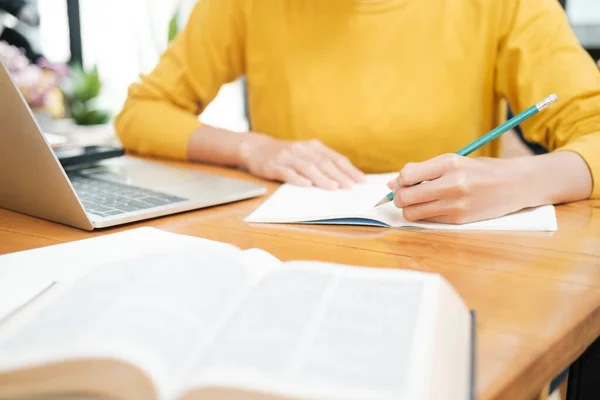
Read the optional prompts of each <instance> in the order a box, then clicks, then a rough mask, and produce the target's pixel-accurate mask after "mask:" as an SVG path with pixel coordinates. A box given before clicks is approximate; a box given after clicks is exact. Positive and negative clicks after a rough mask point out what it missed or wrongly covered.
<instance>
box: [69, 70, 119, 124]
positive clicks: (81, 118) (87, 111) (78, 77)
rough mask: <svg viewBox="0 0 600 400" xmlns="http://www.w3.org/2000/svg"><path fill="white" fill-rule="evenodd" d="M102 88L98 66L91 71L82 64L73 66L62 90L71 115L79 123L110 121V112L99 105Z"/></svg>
mask: <svg viewBox="0 0 600 400" xmlns="http://www.w3.org/2000/svg"><path fill="white" fill-rule="evenodd" d="M101 89H102V82H101V81H100V77H99V74H98V68H97V67H96V66H94V67H93V68H92V69H91V70H90V71H85V70H84V69H83V68H82V67H81V65H75V66H73V68H72V70H71V78H70V79H69V80H67V81H65V84H64V85H63V86H62V90H63V92H64V93H65V95H66V99H65V100H66V104H67V109H68V110H69V116H70V117H71V118H72V119H73V121H74V122H75V123H76V124H77V125H101V124H105V123H107V122H108V121H109V119H110V115H109V113H108V112H107V111H105V110H101V109H99V108H98V107H97V101H98V97H99V96H100V92H101Z"/></svg>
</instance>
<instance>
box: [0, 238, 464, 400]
mask: <svg viewBox="0 0 600 400" xmlns="http://www.w3.org/2000/svg"><path fill="white" fill-rule="evenodd" d="M128 247H129V248H130V249H131V250H130V251H127V250H124V249H126V248H128ZM142 248H145V249H148V250H147V251H144V252H143V253H140V249H142ZM112 250H114V252H113V251H112ZM103 254H105V256H103ZM115 254H117V255H115ZM95 255H98V257H94V256H95ZM8 257H9V258H8ZM34 260H35V261H37V262H38V263H39V264H40V265H44V264H47V265H53V263H56V262H57V260H60V262H61V270H62V271H63V272H64V270H65V268H71V269H72V271H75V269H76V268H77V265H81V266H83V265H85V268H83V269H82V273H79V274H74V275H72V276H70V277H69V278H68V279H67V278H65V279H64V280H62V281H60V282H59V283H58V284H56V285H55V287H53V288H52V289H51V290H49V291H47V292H46V293H45V294H44V295H43V296H39V297H38V298H37V300H35V301H33V302H29V304H28V305H27V306H26V307H21V308H20V310H19V311H18V312H16V313H13V314H12V316H10V317H9V318H8V319H6V318H5V319H4V321H3V322H2V323H1V324H0V398H11V399H13V398H25V397H27V398H29V397H45V398H51V397H52V396H85V397H100V398H111V399H121V400H137V399H140V400H142V399H144V400H148V399H184V400H187V399H207V400H208V399H232V400H235V399H259V398H260V399H271V400H273V399H345V400H348V399H370V400H377V399H411V400H418V399H436V400H466V399H469V398H471V396H472V387H473V382H472V376H473V374H472V371H473V370H472V368H473V359H472V354H473V353H472V351H473V348H474V345H473V341H472V338H473V333H472V332H473V331H472V329H473V325H472V319H471V314H470V312H469V310H468V309H467V308H466V307H465V305H464V303H463V302H462V301H461V299H460V298H459V296H458V295H457V293H456V292H455V291H454V290H453V289H452V288H451V286H450V285H449V284H448V283H447V282H446V281H445V280H444V279H443V278H442V277H440V276H439V275H436V274H428V273H421V272H413V271H408V270H398V269H375V268H365V267H357V266H342V265H333V264H326V263H320V262H287V263H282V262H280V261H279V260H277V259H276V258H274V257H273V256H271V255H270V254H268V253H266V252H264V251H261V250H257V249H251V250H246V251H242V250H240V249H238V248H236V247H233V246H230V245H227V244H223V243H217V242H211V241H208V240H203V239H198V238H192V237H188V236H182V235H176V234H171V233H166V232H162V231H159V230H155V229H153V228H140V229H134V230H130V231H127V232H123V233H116V234H112V235H107V236H103V237H98V238H91V239H86V240H83V241H80V242H73V243H68V244H61V245H57V246H53V247H49V248H43V249H37V250H32V251H27V252H23V253H20V254H14V255H9V256H2V257H0V264H2V262H3V261H7V264H10V267H11V268H13V272H14V273H18V271H19V268H20V267H26V264H27V263H30V262H31V261H34ZM20 263H23V265H21V264H20ZM65 265H66V267H65ZM5 271H7V270H5ZM61 273H62V272H61Z"/></svg>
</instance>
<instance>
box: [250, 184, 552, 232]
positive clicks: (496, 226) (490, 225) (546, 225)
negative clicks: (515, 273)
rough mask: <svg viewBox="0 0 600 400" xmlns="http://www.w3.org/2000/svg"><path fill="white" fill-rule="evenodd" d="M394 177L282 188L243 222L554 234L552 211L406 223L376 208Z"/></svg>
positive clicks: (398, 213) (394, 212)
mask: <svg viewBox="0 0 600 400" xmlns="http://www.w3.org/2000/svg"><path fill="white" fill-rule="evenodd" d="M396 176H397V174H395V173H394V174H378V175H368V176H367V182H366V183H364V184H361V185H357V186H354V187H353V188H352V189H348V190H337V191H330V190H323V189H318V188H315V187H299V186H294V185H290V184H285V185H282V186H281V187H280V188H279V189H278V190H277V191H276V192H275V193H274V194H273V195H272V196H271V197H269V198H268V199H267V200H266V201H265V202H264V203H263V204H262V206H260V207H259V208H258V209H257V210H255V211H254V212H253V213H252V214H250V215H249V216H248V217H247V218H246V222H260V223H304V224H338V225H371V226H383V227H394V228H401V227H405V228H408V227H413V228H428V229H455V230H498V231H555V230H556V229H557V224H556V214H555V211H554V206H552V205H548V206H542V207H537V208H533V209H527V210H522V211H519V212H516V213H514V214H510V215H506V216H504V217H501V218H496V219H490V220H486V221H479V222H474V223H468V224H461V225H452V224H440V223H426V222H410V221H407V220H406V219H404V217H403V216H402V210H401V209H398V208H397V207H396V206H395V205H394V204H393V203H387V204H384V205H382V206H380V207H376V208H375V207H374V205H375V204H377V202H379V200H381V199H382V198H383V196H385V195H386V194H388V193H389V189H388V187H387V185H386V184H387V182H389V181H390V180H391V179H393V178H395V177H396Z"/></svg>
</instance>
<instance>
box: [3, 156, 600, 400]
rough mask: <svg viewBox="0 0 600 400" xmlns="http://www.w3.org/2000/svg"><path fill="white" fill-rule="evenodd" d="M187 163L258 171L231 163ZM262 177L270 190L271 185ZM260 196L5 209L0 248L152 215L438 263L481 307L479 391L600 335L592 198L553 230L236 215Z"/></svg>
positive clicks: (169, 222)
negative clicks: (67, 217)
mask: <svg viewBox="0 0 600 400" xmlns="http://www.w3.org/2000/svg"><path fill="white" fill-rule="evenodd" d="M180 165H183V166H185V164H180ZM185 167H187V168H194V169H199V170H204V171H206V172H209V173H214V174H220V175H226V176H230V177H237V178H241V179H248V180H253V181H256V182H261V181H259V180H257V179H254V178H251V177H249V176H248V175H246V174H245V173H243V172H241V171H236V170H228V169H221V168H214V167H205V166H185ZM262 183H264V182H262ZM264 184H266V185H267V186H268V187H269V193H272V191H273V190H275V189H276V188H277V185H276V184H273V183H264ZM265 199H266V196H263V197H260V198H257V199H252V200H248V201H243V202H239V203H235V204H229V205H224V206H219V207H213V208H210V209H205V210H198V211H194V212H188V213H184V214H180V215H175V216H170V217H164V218H159V219H155V220H151V221H146V222H142V223H137V224H130V225H128V226H124V227H119V228H111V229H106V230H102V231H97V232H93V233H89V232H84V231H80V230H77V229H74V228H69V227H66V226H63V225H59V224H55V223H51V222H48V221H43V220H39V219H36V218H32V217H29V216H25V215H21V214H17V213H13V212H10V211H7V210H3V209H0V254H4V253H9V252H15V251H21V250H26V249H32V248H37V247H42V246H47V245H51V244H57V243H62V242H68V241H73V240H79V239H84V238H88V237H91V236H96V235H103V234H107V233H114V232H117V231H121V230H124V229H130V228H133V227H139V226H153V227H156V228H159V229H163V230H166V231H170V232H175V233H181V234H188V235H194V236H199V237H203V238H207V239H212V240H218V241H223V242H229V243H232V244H234V245H236V246H239V247H241V248H249V247H259V248H263V249H265V250H267V251H269V252H271V253H272V254H274V255H275V256H276V257H278V258H280V259H282V260H292V259H314V260H323V261H331V262H337V263H346V264H355V265H368V266H382V267H391V268H409V269H415V270H423V271H430V272H437V273H440V274H442V275H443V276H444V277H445V278H446V279H448V281H449V282H450V283H451V284H452V285H453V286H454V287H455V289H456V290H457V291H458V292H459V293H460V295H461V296H462V297H463V298H464V300H465V302H466V303H467V305H468V306H469V307H470V308H472V309H474V310H476V312H477V340H478V341H477V346H478V347H477V392H478V398H479V399H496V398H507V399H515V400H516V399H529V398H531V397H532V395H534V394H535V393H537V392H539V391H540V390H541V389H542V387H543V386H544V385H545V384H547V383H548V382H549V381H550V380H551V379H552V377H554V376H555V375H557V374H558V373H559V372H560V371H561V370H562V369H564V368H565V367H566V366H567V365H569V364H570V363H571V362H573V361H574V360H575V359H576V358H577V357H578V356H579V355H580V354H581V353H582V352H583V351H584V350H585V348H586V347H587V346H588V345H589V344H590V343H592V342H593V341H594V340H595V339H596V338H597V337H598V336H599V335H600V202H599V201H595V202H594V201H587V202H582V203H577V204H571V205H565V206H560V207H558V208H557V214H558V223H559V230H558V232H555V233H530V232H520V233H498V232H495V233H492V232H469V233H465V232H433V231H424V230H416V229H413V230H392V229H382V228H375V227H342V226H304V225H303V226H297V225H258V224H256V225H252V224H247V223H245V222H243V219H244V217H246V216H247V215H248V214H249V213H250V212H251V211H252V210H253V209H255V208H256V207H257V206H259V205H260V204H261V203H262V202H263V201H264V200H265Z"/></svg>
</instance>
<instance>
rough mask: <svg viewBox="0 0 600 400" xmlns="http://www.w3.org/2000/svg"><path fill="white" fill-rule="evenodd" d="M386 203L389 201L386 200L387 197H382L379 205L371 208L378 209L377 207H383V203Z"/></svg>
mask: <svg viewBox="0 0 600 400" xmlns="http://www.w3.org/2000/svg"><path fill="white" fill-rule="evenodd" d="M388 201H389V200H388V198H387V197H384V198H383V199H381V200H380V201H379V203H377V204H375V205H374V206H373V208H377V207H379V206H382V205H384V204H385V203H387V202H388Z"/></svg>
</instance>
